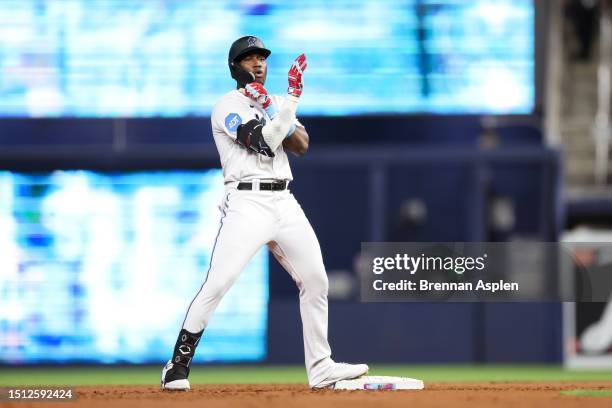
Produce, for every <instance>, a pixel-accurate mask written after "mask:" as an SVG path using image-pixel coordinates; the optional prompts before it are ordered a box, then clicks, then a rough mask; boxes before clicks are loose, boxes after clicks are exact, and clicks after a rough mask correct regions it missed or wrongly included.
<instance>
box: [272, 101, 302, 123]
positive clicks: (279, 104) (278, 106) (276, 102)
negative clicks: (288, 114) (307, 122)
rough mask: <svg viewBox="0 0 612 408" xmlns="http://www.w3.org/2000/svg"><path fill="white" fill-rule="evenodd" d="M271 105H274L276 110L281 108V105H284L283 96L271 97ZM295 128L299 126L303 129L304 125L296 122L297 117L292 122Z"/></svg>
mask: <svg viewBox="0 0 612 408" xmlns="http://www.w3.org/2000/svg"><path fill="white" fill-rule="evenodd" d="M272 103H274V104H276V108H277V109H280V108H281V107H282V106H283V103H285V97H284V96H280V95H272ZM294 123H295V124H296V125H297V126H301V127H304V125H302V124H301V123H300V121H299V120H298V118H297V116H296V118H295V122H294Z"/></svg>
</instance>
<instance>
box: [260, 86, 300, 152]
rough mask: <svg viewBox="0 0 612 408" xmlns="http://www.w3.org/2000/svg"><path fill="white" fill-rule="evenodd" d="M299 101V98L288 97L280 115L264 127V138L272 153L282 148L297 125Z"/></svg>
mask: <svg viewBox="0 0 612 408" xmlns="http://www.w3.org/2000/svg"><path fill="white" fill-rule="evenodd" d="M298 101H299V98H297V97H295V96H291V95H289V96H287V98H286V99H285V102H284V103H283V106H282V107H281V109H280V111H279V112H278V114H277V115H276V116H275V117H274V119H272V120H271V121H269V122H268V123H267V124H266V125H265V126H264V127H263V129H262V134H263V138H264V140H265V141H266V143H267V144H268V146H270V149H272V151H275V150H276V149H277V148H278V146H280V144H281V143H282V142H283V140H284V139H285V137H287V133H288V132H289V129H290V128H291V126H292V125H293V124H294V123H295V111H296V110H297V105H298Z"/></svg>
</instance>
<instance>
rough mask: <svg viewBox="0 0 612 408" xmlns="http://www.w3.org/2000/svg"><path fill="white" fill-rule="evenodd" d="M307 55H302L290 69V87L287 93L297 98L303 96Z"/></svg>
mask: <svg viewBox="0 0 612 408" xmlns="http://www.w3.org/2000/svg"><path fill="white" fill-rule="evenodd" d="M307 66H308V64H306V55H304V54H302V55H300V56H299V57H297V58H296V59H295V61H294V62H293V65H291V68H290V69H289V74H288V75H287V79H288V80H289V87H288V88H287V93H288V94H289V95H293V96H295V97H297V98H299V97H300V95H302V88H303V87H304V81H303V80H302V74H303V73H304V71H306V67H307Z"/></svg>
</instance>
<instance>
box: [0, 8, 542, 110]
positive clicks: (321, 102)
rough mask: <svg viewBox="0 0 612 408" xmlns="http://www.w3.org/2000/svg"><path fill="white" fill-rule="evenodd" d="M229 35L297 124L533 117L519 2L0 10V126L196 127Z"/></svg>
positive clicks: (217, 83) (528, 26)
mask: <svg viewBox="0 0 612 408" xmlns="http://www.w3.org/2000/svg"><path fill="white" fill-rule="evenodd" d="M243 35H257V36H259V37H261V38H262V39H263V41H264V42H265V44H266V46H267V47H268V48H270V49H271V50H272V55H271V56H270V58H269V60H268V63H269V74H268V82H267V83H266V86H267V88H268V90H269V91H270V93H274V94H283V93H284V92H285V91H286V88H287V71H288V69H289V67H290V65H291V63H292V61H293V59H294V58H295V57H296V56H298V55H299V54H300V53H302V52H304V53H306V55H307V57H308V63H309V68H308V71H307V72H306V76H305V91H304V94H303V96H302V100H301V103H300V108H299V113H300V114H301V115H347V114H349V115H359V114H375V113H500V114H519V113H530V112H531V111H532V110H533V106H534V75H533V72H534V46H533V43H534V6H533V0H473V1H464V0H405V1H400V0H311V1H308V2H290V1H281V0H270V1H243V0H233V1H207V0H181V1H169V0H147V1H142V0H65V1H52V0H3V1H2V2H0V69H1V72H2V75H0V116H13V117H58V116H61V117H63V116H67V117H118V116H125V117H150V116H168V117H178V116H185V115H197V116H208V115H210V112H211V110H212V106H213V105H214V103H215V102H216V101H217V100H218V98H219V97H220V96H221V95H223V94H224V93H225V92H227V91H229V90H231V89H232V88H233V87H234V85H235V83H234V82H233V81H232V80H231V78H230V76H229V71H228V67H227V53H228V49H229V46H230V44H231V43H232V41H234V40H235V39H237V38H238V37H241V36H243Z"/></svg>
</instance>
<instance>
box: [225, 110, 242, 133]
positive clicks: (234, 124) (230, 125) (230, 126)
mask: <svg viewBox="0 0 612 408" xmlns="http://www.w3.org/2000/svg"><path fill="white" fill-rule="evenodd" d="M241 124H242V119H241V118H240V115H238V114H237V113H230V114H229V115H227V116H226V117H225V127H226V128H227V130H229V131H230V132H235V131H236V129H238V126H240V125H241Z"/></svg>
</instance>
